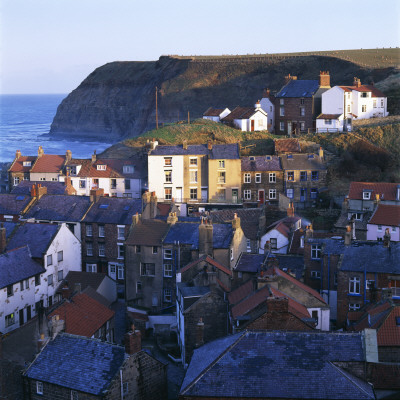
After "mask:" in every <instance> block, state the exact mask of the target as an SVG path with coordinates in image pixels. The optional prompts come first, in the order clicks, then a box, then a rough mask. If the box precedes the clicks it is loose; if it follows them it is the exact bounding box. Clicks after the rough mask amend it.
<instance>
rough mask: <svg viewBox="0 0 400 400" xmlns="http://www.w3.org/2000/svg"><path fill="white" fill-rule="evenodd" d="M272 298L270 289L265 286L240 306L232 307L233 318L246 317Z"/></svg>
mask: <svg viewBox="0 0 400 400" xmlns="http://www.w3.org/2000/svg"><path fill="white" fill-rule="evenodd" d="M269 296H270V292H269V287H268V285H265V286H264V287H262V288H261V289H260V290H257V292H254V293H253V294H252V295H251V296H249V297H247V298H246V299H244V300H243V301H241V302H240V303H239V304H236V305H235V306H233V307H232V317H233V318H237V317H239V316H242V315H246V314H247V313H248V312H250V311H251V310H253V309H254V308H255V307H257V306H258V305H260V304H261V303H262V302H264V301H267V298H268V297H269Z"/></svg>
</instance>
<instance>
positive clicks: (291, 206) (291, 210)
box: [286, 202, 294, 217]
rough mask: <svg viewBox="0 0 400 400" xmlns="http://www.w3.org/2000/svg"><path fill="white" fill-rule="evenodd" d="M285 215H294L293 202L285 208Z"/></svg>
mask: <svg viewBox="0 0 400 400" xmlns="http://www.w3.org/2000/svg"><path fill="white" fill-rule="evenodd" d="M286 211H287V216H288V217H294V206H293V202H290V203H289V207H288V208H287V210H286Z"/></svg>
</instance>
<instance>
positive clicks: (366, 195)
mask: <svg viewBox="0 0 400 400" xmlns="http://www.w3.org/2000/svg"><path fill="white" fill-rule="evenodd" d="M370 199H371V192H370V191H368V190H364V191H363V200H370Z"/></svg>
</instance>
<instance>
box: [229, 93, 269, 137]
mask: <svg viewBox="0 0 400 400" xmlns="http://www.w3.org/2000/svg"><path fill="white" fill-rule="evenodd" d="M221 122H223V123H224V124H226V125H230V126H232V127H234V128H237V129H239V130H241V131H243V132H255V131H266V130H267V129H268V114H267V113H266V112H265V111H264V110H263V109H262V108H261V104H260V101H257V103H256V104H255V105H254V107H239V106H238V107H235V108H234V109H233V110H232V112H231V113H229V114H228V115H227V116H226V117H224V118H222V119H221Z"/></svg>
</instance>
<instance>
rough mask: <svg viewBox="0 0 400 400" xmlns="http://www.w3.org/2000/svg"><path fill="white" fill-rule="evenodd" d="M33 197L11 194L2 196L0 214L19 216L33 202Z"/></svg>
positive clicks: (0, 195) (0, 196)
mask: <svg viewBox="0 0 400 400" xmlns="http://www.w3.org/2000/svg"><path fill="white" fill-rule="evenodd" d="M31 199H32V197H31V196H27V195H18V194H10V193H2V194H0V214H5V215H19V214H21V212H22V211H23V210H24V208H25V207H26V206H27V205H28V203H29V202H30V201H31Z"/></svg>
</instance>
